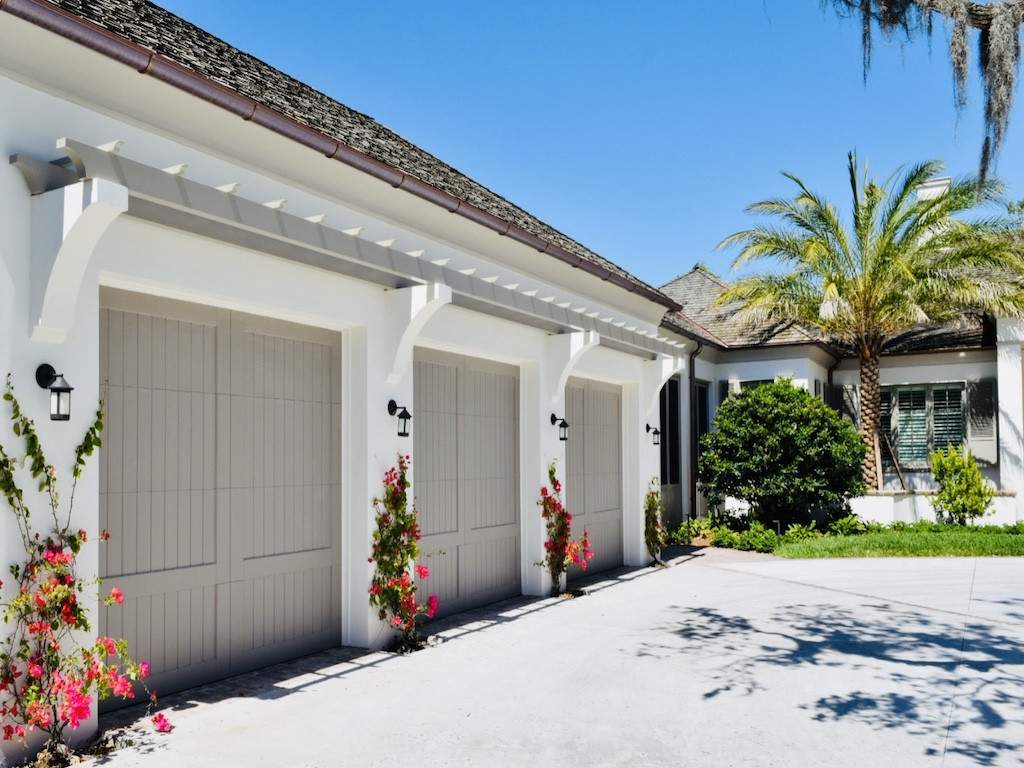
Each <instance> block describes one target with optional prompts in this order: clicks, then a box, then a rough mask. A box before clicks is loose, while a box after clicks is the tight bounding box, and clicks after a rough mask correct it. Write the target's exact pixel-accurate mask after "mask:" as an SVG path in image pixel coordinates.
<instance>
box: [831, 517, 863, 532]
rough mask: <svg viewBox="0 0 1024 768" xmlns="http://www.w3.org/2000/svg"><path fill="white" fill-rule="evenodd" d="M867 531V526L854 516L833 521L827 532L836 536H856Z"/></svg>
mask: <svg viewBox="0 0 1024 768" xmlns="http://www.w3.org/2000/svg"><path fill="white" fill-rule="evenodd" d="M867 531H868V527H867V525H865V523H864V521H863V520H861V519H860V518H859V517H857V516H856V515H847V516H846V517H840V518H839V519H838V520H833V521H832V524H831V525H829V527H828V532H829V533H831V534H834V535H836V536H856V535H858V534H861V533H867Z"/></svg>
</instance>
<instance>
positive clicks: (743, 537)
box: [736, 522, 779, 552]
mask: <svg viewBox="0 0 1024 768" xmlns="http://www.w3.org/2000/svg"><path fill="white" fill-rule="evenodd" d="M778 544H779V537H778V536H777V535H776V533H775V531H773V530H772V529H771V528H765V527H764V526H763V525H762V524H761V523H757V522H755V523H751V524H750V527H749V528H748V529H747V530H745V531H743V533H741V534H739V536H738V537H737V539H736V549H743V550H747V551H753V552H774V551H775V547H777V546H778Z"/></svg>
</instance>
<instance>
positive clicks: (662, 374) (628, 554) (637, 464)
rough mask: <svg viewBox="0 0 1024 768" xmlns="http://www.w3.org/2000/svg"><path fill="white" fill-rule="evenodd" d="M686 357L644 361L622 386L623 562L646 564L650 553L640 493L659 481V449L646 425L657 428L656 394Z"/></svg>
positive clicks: (684, 363) (658, 415) (649, 558)
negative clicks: (636, 375) (634, 379)
mask: <svg viewBox="0 0 1024 768" xmlns="http://www.w3.org/2000/svg"><path fill="white" fill-rule="evenodd" d="M685 367H686V358H683V357H659V358H658V359H657V360H649V361H646V362H644V364H643V366H642V368H641V374H640V381H638V382H631V383H628V384H625V385H623V387H622V557H623V562H625V564H626V565H632V566H637V565H647V564H648V563H650V562H651V555H650V553H649V552H648V551H647V544H646V542H645V541H644V495H645V494H646V493H647V489H648V488H649V487H650V485H651V482H652V480H653V481H655V485H656V486H660V485H661V479H660V473H661V466H660V465H661V462H660V458H661V449H660V448H659V447H658V446H656V445H654V441H653V439H652V437H651V435H650V433H648V432H647V425H648V424H650V425H651V427H652V428H657V429H659V430H660V429H661V420H660V419H661V414H660V410H659V408H658V395H659V393H660V392H661V388H662V386H663V385H664V384H665V382H666V381H668V380H669V379H670V378H671V377H672V376H674V375H675V374H677V373H679V372H680V371H683V370H684V369H685Z"/></svg>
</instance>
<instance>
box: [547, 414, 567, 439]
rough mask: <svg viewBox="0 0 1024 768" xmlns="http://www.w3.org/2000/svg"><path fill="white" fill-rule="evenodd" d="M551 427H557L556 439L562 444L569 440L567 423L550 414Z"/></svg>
mask: <svg viewBox="0 0 1024 768" xmlns="http://www.w3.org/2000/svg"><path fill="white" fill-rule="evenodd" d="M551 426H553V427H554V426H557V427H558V439H559V440H561V441H562V442H563V443H564V442H565V441H566V440H568V439H569V422H568V421H566V420H565V419H560V418H558V417H557V416H555V414H553V413H552V414H551Z"/></svg>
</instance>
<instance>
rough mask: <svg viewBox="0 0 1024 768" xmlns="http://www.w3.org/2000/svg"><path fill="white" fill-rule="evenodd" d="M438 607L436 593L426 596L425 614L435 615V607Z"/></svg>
mask: <svg viewBox="0 0 1024 768" xmlns="http://www.w3.org/2000/svg"><path fill="white" fill-rule="evenodd" d="M439 607H440V601H438V599H437V595H431V596H430V597H428V598H427V616H428V617H429V618H431V619H432V618H434V616H436V615H437V609H438V608H439Z"/></svg>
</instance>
